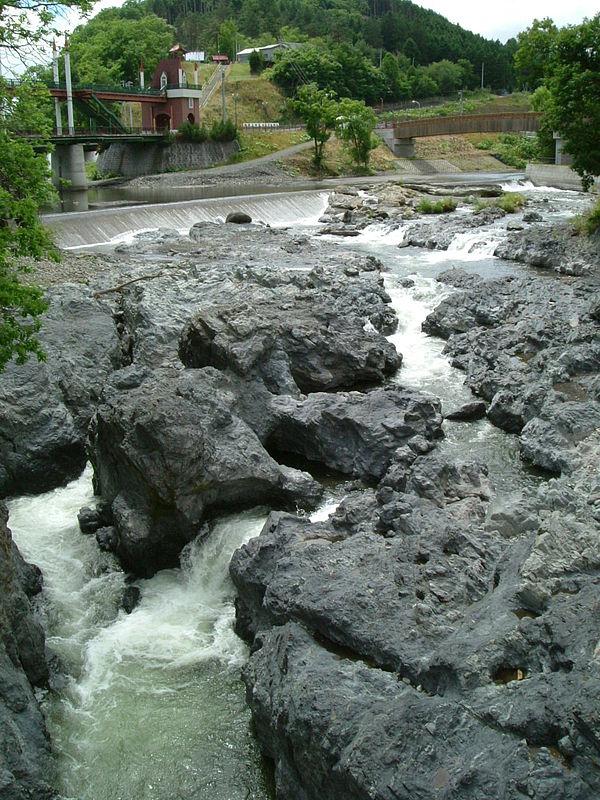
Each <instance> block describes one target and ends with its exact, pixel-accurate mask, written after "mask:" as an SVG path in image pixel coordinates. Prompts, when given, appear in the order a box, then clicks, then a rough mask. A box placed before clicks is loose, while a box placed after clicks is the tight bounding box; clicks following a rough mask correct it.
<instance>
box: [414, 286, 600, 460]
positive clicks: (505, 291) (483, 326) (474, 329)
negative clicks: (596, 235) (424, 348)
mask: <svg viewBox="0 0 600 800" xmlns="http://www.w3.org/2000/svg"><path fill="white" fill-rule="evenodd" d="M440 279H442V280H443V281H444V282H446V283H448V284H450V285H453V286H456V287H458V288H459V289H460V290H461V291H457V292H455V293H453V294H451V295H449V296H448V297H447V298H446V299H444V300H443V301H442V302H441V303H440V304H439V306H438V307H437V308H436V309H435V311H433V312H432V313H431V314H430V315H429V316H428V317H427V319H426V320H425V322H424V323H423V329H424V330H425V331H426V332H428V333H430V334H433V335H436V336H441V337H442V338H445V339H447V340H448V342H447V345H446V348H445V349H446V352H448V353H449V354H450V356H451V358H452V363H453V365H454V366H456V367H458V368H460V369H462V370H464V371H465V373H466V376H467V378H466V380H467V383H468V385H469V386H470V387H471V389H472V391H473V392H474V393H475V394H476V395H478V396H480V397H482V398H483V399H484V400H485V401H487V402H488V403H489V406H488V410H487V416H488V419H489V420H490V422H492V423H493V424H494V425H496V426H498V427H500V428H502V429H503V430H506V431H508V432H510V433H517V434H519V433H521V431H526V433H524V434H523V435H522V453H523V456H524V457H525V458H526V459H527V460H530V461H531V462H532V463H534V464H535V465H536V466H539V467H541V468H543V469H546V470H548V471H550V472H551V473H552V474H557V472H560V470H562V469H569V468H570V467H569V464H570V463H571V461H572V456H573V454H574V452H575V449H576V447H577V443H578V441H579V440H580V439H582V438H584V437H585V436H587V435H588V434H589V433H590V432H591V431H592V430H593V429H594V426H595V425H596V424H597V422H596V420H597V399H596V394H595V389H594V386H595V383H594V381H595V379H596V378H597V377H598V375H600V330H599V329H598V326H597V324H596V322H595V320H594V319H593V318H592V317H591V315H590V313H589V310H590V302H589V297H590V294H591V295H593V293H594V291H595V288H594V287H595V282H594V281H595V279H593V280H592V279H590V280H585V279H584V280H578V281H576V280H572V279H569V280H568V281H567V280H565V279H563V280H562V281H561V282H560V284H558V283H557V281H556V280H549V279H543V278H540V277H537V276H533V275H532V276H529V277H528V278H526V279H519V278H515V277H508V278H502V279H499V280H494V281H483V280H481V279H480V278H473V277H472V276H464V274H461V273H456V272H451V273H445V274H444V275H442V276H440Z"/></svg>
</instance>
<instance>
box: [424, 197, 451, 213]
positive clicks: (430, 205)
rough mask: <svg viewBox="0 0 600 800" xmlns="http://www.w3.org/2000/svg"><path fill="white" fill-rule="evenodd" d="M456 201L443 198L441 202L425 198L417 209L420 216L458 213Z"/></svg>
mask: <svg viewBox="0 0 600 800" xmlns="http://www.w3.org/2000/svg"><path fill="white" fill-rule="evenodd" d="M456 206H457V203H456V200H453V199H452V198H451V197H443V198H442V199H441V200H429V199H427V198H426V197H424V198H423V199H422V200H421V201H420V202H419V204H418V205H417V207H416V210H417V211H418V212H419V213H420V214H449V213H451V212H452V211H456Z"/></svg>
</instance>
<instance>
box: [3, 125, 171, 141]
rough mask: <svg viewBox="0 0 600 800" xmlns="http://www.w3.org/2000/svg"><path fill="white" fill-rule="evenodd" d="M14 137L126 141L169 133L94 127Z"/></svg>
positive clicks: (21, 133) (21, 132)
mask: <svg viewBox="0 0 600 800" xmlns="http://www.w3.org/2000/svg"><path fill="white" fill-rule="evenodd" d="M14 134H15V135H16V136H19V137H21V138H22V139H36V140H38V139H53V140H56V139H61V138H62V139H65V140H67V139H74V138H88V139H94V138H99V139H100V138H102V137H104V136H107V137H110V138H111V139H118V138H123V139H126V138H128V137H131V136H154V137H156V136H164V137H165V138H168V136H169V131H165V132H162V131H157V130H154V129H152V128H129V129H128V130H126V131H116V130H115V129H114V128H108V127H96V128H73V132H72V133H69V129H68V128H67V127H66V126H65V127H63V129H62V131H61V132H60V133H58V132H57V130H56V128H55V129H54V130H53V131H51V132H50V133H49V134H46V135H41V134H40V133H39V131H33V130H19V131H14Z"/></svg>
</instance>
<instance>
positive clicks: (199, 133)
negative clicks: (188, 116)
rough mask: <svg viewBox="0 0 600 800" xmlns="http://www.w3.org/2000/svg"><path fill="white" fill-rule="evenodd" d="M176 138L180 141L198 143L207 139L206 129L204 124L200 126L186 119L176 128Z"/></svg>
mask: <svg viewBox="0 0 600 800" xmlns="http://www.w3.org/2000/svg"><path fill="white" fill-rule="evenodd" d="M177 138H178V139H179V141H181V142H192V143H193V144H200V143H201V142H205V141H206V140H207V139H208V131H207V130H206V128H205V126H204V125H202V127H200V126H199V125H196V123H194V122H190V121H189V120H186V121H185V122H183V123H182V124H181V125H180V126H179V128H178V129H177Z"/></svg>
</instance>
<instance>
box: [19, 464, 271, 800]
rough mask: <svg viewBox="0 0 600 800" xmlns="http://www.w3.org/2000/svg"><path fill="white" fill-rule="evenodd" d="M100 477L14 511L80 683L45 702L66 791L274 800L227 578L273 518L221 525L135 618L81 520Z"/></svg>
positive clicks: (148, 592)
mask: <svg viewBox="0 0 600 800" xmlns="http://www.w3.org/2000/svg"><path fill="white" fill-rule="evenodd" d="M90 478H91V476H90V473H89V471H86V473H84V475H83V476H82V477H81V478H80V479H79V480H77V481H75V482H73V483H72V484H70V485H69V486H67V487H66V488H64V489H57V490H55V491H53V492H50V493H48V494H46V495H41V496H38V497H26V498H20V499H18V500H14V501H13V502H11V503H10V509H9V510H10V525H11V528H12V530H13V534H14V538H15V541H16V542H17V545H18V547H19V549H20V550H21V552H22V553H23V554H24V555H25V557H26V558H29V559H31V560H33V561H35V563H37V564H38V565H39V566H40V567H41V569H42V571H43V573H44V581H45V588H44V593H43V599H42V602H41V607H40V611H41V613H42V615H43V617H44V624H45V627H46V631H47V634H48V645H49V647H50V649H51V650H52V651H53V652H55V653H56V654H57V655H58V656H59V658H60V659H61V662H62V664H63V666H64V668H65V671H66V673H67V674H68V675H69V680H68V682H67V685H66V686H65V687H64V688H63V689H62V690H61V691H60V692H50V693H48V694H47V695H46V697H45V699H44V701H43V706H44V709H45V711H46V714H47V716H48V721H49V727H50V731H51V735H52V739H53V744H54V747H55V749H56V751H57V753H58V767H59V772H60V774H59V787H58V788H59V790H60V791H61V792H62V794H63V796H64V797H65V798H69V799H70V800H71V798H72V799H73V800H116V799H117V798H123V800H131V798H135V800H150V799H152V800H163V798H164V800H167V798H169V800H170V798H179V797H183V798H188V797H189V798H209V797H210V798H213V797H214V798H222V800H237V798H240V800H242V798H254V799H255V800H259V798H260V800H266V798H268V797H270V793H269V792H270V790H269V782H268V778H267V776H265V775H264V774H263V771H262V770H263V767H262V762H261V758H260V755H259V753H258V749H257V746H256V744H255V742H254V740H253V739H252V737H251V735H250V731H249V715H248V711H247V709H246V707H245V704H244V701H243V691H242V687H241V685H240V680H239V667H240V665H241V663H242V662H243V661H244V660H245V658H246V648H245V646H244V644H243V643H242V642H241V640H240V639H239V638H238V637H237V636H236V635H235V633H234V631H233V617H234V608H233V596H234V591H233V586H232V584H231V581H230V579H229V575H228V565H229V561H230V560H231V556H232V554H233V552H234V550H235V549H237V548H238V547H239V546H240V545H241V544H242V543H243V542H245V541H247V540H248V539H249V538H251V537H252V536H256V535H257V534H258V533H259V532H260V529H261V527H262V525H263V524H264V520H265V511H264V510H261V509H257V510H255V511H249V512H245V513H243V514H236V515H234V516H231V517H226V518H223V519H220V520H219V521H218V522H216V523H214V524H213V525H212V526H211V531H210V535H209V536H207V537H206V538H202V539H197V540H196V541H194V542H193V543H192V544H190V545H189V546H188V547H187V548H186V550H185V551H184V553H183V554H182V559H181V561H182V566H181V569H172V570H165V571H162V572H159V573H158V574H157V575H155V576H154V577H153V578H151V579H149V580H143V581H139V582H138V585H139V587H140V588H141V601H140V603H139V605H138V606H137V607H136V608H135V609H134V611H133V612H132V613H131V614H130V615H127V614H126V613H125V612H124V611H123V610H119V603H120V599H121V596H122V591H123V588H124V585H125V577H124V575H123V573H122V572H121V571H120V570H119V569H118V568H117V566H116V564H115V562H114V560H113V559H112V557H110V556H108V555H106V554H103V553H101V552H100V551H99V550H98V548H97V546H96V543H95V540H94V538H93V537H86V536H83V535H82V534H81V533H80V532H79V529H78V527H77V523H76V514H77V511H78V510H79V508H80V507H81V506H82V505H83V504H89V503H90V502H91V501H92V495H91V482H90ZM240 764H244V765H245V766H244V769H242V770H240Z"/></svg>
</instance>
